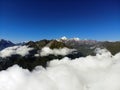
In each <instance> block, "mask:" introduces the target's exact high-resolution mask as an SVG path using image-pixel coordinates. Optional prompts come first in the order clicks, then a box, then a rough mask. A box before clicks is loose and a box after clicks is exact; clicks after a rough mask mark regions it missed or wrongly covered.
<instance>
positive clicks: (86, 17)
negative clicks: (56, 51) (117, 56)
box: [0, 0, 120, 42]
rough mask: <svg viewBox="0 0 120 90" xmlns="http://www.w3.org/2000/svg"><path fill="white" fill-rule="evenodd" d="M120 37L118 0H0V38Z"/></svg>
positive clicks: (17, 40) (21, 39)
mask: <svg viewBox="0 0 120 90" xmlns="http://www.w3.org/2000/svg"><path fill="white" fill-rule="evenodd" d="M62 36H66V37H69V38H71V37H79V38H82V39H84V38H87V39H95V40H120V1H119V0H0V38H5V39H8V40H12V41H15V42H19V41H28V40H40V39H44V38H46V39H52V38H60V37H62Z"/></svg>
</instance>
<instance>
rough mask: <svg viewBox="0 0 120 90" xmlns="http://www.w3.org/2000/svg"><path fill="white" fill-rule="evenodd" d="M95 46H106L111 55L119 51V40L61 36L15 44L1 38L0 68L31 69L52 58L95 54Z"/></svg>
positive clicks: (45, 63) (44, 63) (44, 64)
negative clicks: (13, 66)
mask: <svg viewBox="0 0 120 90" xmlns="http://www.w3.org/2000/svg"><path fill="white" fill-rule="evenodd" d="M96 48H101V49H104V48H106V49H107V50H108V51H110V52H111V53H112V55H115V54H116V53H118V52H120V41H116V42H110V41H96V40H80V39H79V38H72V39H67V38H66V37H62V38H61V39H53V40H47V39H44V40H39V41H29V42H24V43H19V44H15V43H13V42H11V41H8V40H4V39H1V40H0V70H5V69H7V68H8V67H10V66H12V65H14V64H18V65H19V66H21V67H23V68H25V69H29V70H30V71H32V70H33V69H34V68H35V67H36V66H38V65H42V66H43V67H46V66H47V64H48V62H49V61H51V60H53V59H58V60H59V59H62V58H64V57H68V58H71V59H74V58H79V57H85V56H88V55H95V54H96V52H95V50H96ZM4 54H5V55H4ZM3 56H4V57H3Z"/></svg>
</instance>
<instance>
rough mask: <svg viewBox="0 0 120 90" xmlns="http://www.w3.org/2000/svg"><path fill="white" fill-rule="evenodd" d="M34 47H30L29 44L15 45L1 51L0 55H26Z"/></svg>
mask: <svg viewBox="0 0 120 90" xmlns="http://www.w3.org/2000/svg"><path fill="white" fill-rule="evenodd" d="M31 50H32V48H28V46H13V47H8V48H5V49H3V50H2V51H0V57H2V58H5V57H9V56H11V55H16V54H18V55H21V56H25V55H27V54H29V51H31Z"/></svg>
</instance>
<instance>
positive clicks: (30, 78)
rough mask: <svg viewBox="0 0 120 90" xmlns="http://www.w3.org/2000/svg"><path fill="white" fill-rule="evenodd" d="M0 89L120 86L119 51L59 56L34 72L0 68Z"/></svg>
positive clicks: (110, 89) (107, 89) (112, 89)
mask: <svg viewBox="0 0 120 90" xmlns="http://www.w3.org/2000/svg"><path fill="white" fill-rule="evenodd" d="M0 90H120V53H118V54H116V55H115V56H112V55H111V54H110V53H109V52H108V51H106V50H102V51H99V53H98V54H97V55H96V56H87V57H81V58H77V59H74V60H71V59H69V58H67V57H66V58H63V59H61V60H57V59H56V60H53V61H51V62H50V63H49V64H48V67H47V68H46V69H44V68H42V67H41V66H38V67H36V69H35V70H34V71H33V72H29V71H28V70H26V69H22V68H20V67H19V66H17V65H15V66H13V67H10V68H9V69H8V70H5V71H1V72H0Z"/></svg>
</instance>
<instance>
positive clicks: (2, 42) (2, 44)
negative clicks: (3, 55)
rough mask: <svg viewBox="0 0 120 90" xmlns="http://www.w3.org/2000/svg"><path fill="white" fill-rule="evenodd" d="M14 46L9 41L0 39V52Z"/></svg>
mask: <svg viewBox="0 0 120 90" xmlns="http://www.w3.org/2000/svg"><path fill="white" fill-rule="evenodd" d="M14 45H15V44H14V43H12V42H11V41H8V40H4V39H0V50H2V49H4V48H7V47H10V46H14Z"/></svg>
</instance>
